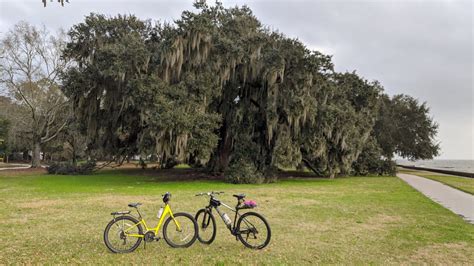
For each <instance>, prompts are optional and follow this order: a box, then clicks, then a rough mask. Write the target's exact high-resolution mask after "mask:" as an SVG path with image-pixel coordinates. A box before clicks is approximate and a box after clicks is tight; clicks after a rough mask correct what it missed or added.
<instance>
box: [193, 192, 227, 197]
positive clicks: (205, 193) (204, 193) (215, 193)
mask: <svg viewBox="0 0 474 266" xmlns="http://www.w3.org/2000/svg"><path fill="white" fill-rule="evenodd" d="M223 193H224V191H211V192H201V193H198V194H196V195H195V196H196V197H197V196H204V195H206V196H212V195H219V194H223Z"/></svg>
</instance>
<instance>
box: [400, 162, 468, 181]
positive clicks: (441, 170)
mask: <svg viewBox="0 0 474 266" xmlns="http://www.w3.org/2000/svg"><path fill="white" fill-rule="evenodd" d="M397 166H398V167H402V168H405V169H413V170H424V171H430V172H435V173H442V174H447V175H457V176H464V177H469V178H474V173H469V172H460V171H451V170H443V169H435V168H426V167H417V166H408V165H401V164H397Z"/></svg>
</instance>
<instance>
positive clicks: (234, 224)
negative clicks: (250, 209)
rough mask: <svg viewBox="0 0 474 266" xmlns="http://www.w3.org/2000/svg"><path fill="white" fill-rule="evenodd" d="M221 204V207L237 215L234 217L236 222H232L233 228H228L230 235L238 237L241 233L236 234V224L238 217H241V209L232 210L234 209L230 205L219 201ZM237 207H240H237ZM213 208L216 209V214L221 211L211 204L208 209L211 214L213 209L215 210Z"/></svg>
mask: <svg viewBox="0 0 474 266" xmlns="http://www.w3.org/2000/svg"><path fill="white" fill-rule="evenodd" d="M219 203H220V205H222V206H224V207H226V208H227V209H229V210H231V211H233V212H234V213H235V215H234V220H233V221H232V226H231V227H227V228H228V229H229V231H230V233H231V234H232V235H237V234H238V233H240V232H236V231H235V228H236V223H237V217H238V216H240V214H239V208H232V207H230V206H229V205H227V204H225V203H224V202H222V201H219ZM237 206H238V205H237ZM213 208H214V209H216V212H217V213H219V210H218V208H219V206H213V205H212V204H209V205H208V206H207V207H206V209H208V210H209V212H210V213H211V214H212V209H213ZM219 218H221V219H222V217H220V215H219Z"/></svg>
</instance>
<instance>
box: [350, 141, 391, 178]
mask: <svg viewBox="0 0 474 266" xmlns="http://www.w3.org/2000/svg"><path fill="white" fill-rule="evenodd" d="M352 174H354V175H359V176H366V175H392V176H393V175H395V174H396V164H395V162H393V161H392V160H390V159H386V158H383V156H382V153H381V149H380V147H379V146H378V144H377V142H376V140H375V139H373V138H371V139H369V141H368V142H367V143H366V146H365V148H364V149H363V150H362V152H361V154H360V155H359V157H358V158H357V161H355V162H354V163H353V164H352Z"/></svg>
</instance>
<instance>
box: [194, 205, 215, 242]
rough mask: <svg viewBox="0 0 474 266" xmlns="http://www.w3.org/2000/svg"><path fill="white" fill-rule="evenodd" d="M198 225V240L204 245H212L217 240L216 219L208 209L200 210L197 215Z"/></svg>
mask: <svg viewBox="0 0 474 266" xmlns="http://www.w3.org/2000/svg"><path fill="white" fill-rule="evenodd" d="M196 222H197V224H198V236H197V238H198V240H199V242H201V243H203V244H207V245H209V244H211V243H212V242H213V241H214V239H215V238H216V219H214V215H212V213H211V212H210V211H208V210H207V209H200V210H199V211H198V212H197V213H196Z"/></svg>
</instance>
